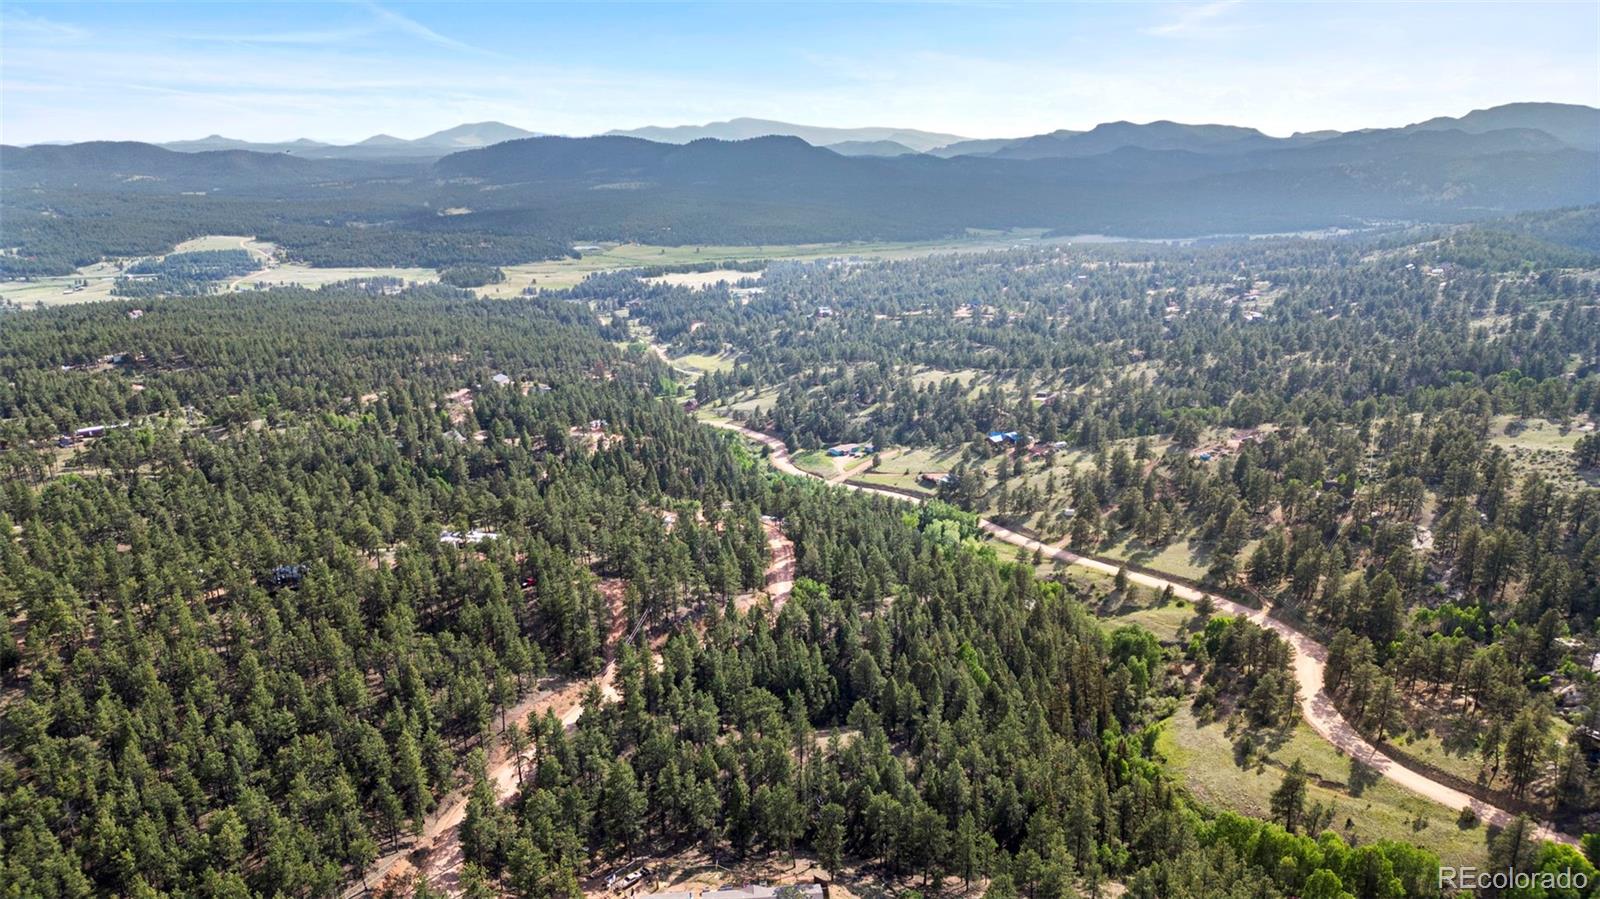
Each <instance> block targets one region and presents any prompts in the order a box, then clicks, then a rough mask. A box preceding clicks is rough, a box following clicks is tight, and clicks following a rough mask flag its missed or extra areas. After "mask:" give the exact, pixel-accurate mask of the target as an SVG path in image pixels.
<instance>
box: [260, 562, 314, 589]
mask: <svg viewBox="0 0 1600 899" xmlns="http://www.w3.org/2000/svg"><path fill="white" fill-rule="evenodd" d="M305 576H306V567H305V566H304V565H279V566H278V567H277V568H274V569H272V572H271V573H270V574H268V575H267V583H269V584H271V585H272V586H274V587H298V586H300V582H301V581H302V580H305Z"/></svg>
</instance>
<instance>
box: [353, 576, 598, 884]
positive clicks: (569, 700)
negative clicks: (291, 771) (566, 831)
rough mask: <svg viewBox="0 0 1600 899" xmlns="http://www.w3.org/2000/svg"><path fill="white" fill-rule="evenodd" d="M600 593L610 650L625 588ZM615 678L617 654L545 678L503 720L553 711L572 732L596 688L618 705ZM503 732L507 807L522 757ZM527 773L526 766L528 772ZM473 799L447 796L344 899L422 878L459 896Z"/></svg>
mask: <svg viewBox="0 0 1600 899" xmlns="http://www.w3.org/2000/svg"><path fill="white" fill-rule="evenodd" d="M600 591H601V593H603V594H604V595H605V596H606V599H607V601H608V603H609V604H610V606H611V621H612V625H611V633H610V634H608V635H607V636H608V638H609V639H608V641H607V646H610V647H615V646H616V645H617V641H618V639H619V638H620V637H621V636H624V634H623V633H622V631H623V630H624V629H625V628H626V620H625V617H624V616H623V614H622V603H623V589H622V586H621V584H620V582H615V581H603V582H601V584H600ZM616 677H617V660H616V658H615V656H614V655H613V657H612V658H610V659H609V660H607V662H606V665H605V667H604V668H603V669H601V671H600V674H598V675H596V676H595V677H593V678H554V677H552V678H546V679H545V680H544V681H542V682H541V683H540V684H539V686H538V687H537V688H535V689H534V690H533V691H532V692H530V693H529V694H528V695H527V696H525V697H523V698H522V700H521V701H519V702H518V703H517V704H516V705H515V706H513V707H511V708H509V709H507V710H506V713H505V716H504V718H503V720H504V721H505V722H506V723H507V724H510V723H515V724H517V725H518V726H521V725H522V723H523V722H525V721H527V719H528V716H529V715H540V716H543V715H544V714H545V713H546V712H553V713H554V714H555V716H556V717H557V718H558V719H559V720H560V721H561V724H562V726H564V727H565V728H567V729H568V730H571V729H572V728H573V727H575V726H577V723H578V719H579V718H581V717H583V708H584V707H583V695H584V693H586V692H587V691H588V689H589V686H590V685H591V684H595V685H598V686H599V687H600V693H601V695H602V696H604V697H605V698H606V699H607V700H608V701H612V702H615V701H616V700H618V699H621V694H620V693H618V692H617V689H616V685H615V684H616ZM504 733H505V728H504V727H503V726H501V725H500V723H499V720H497V721H496V723H495V726H494V736H493V737H491V738H490V740H489V758H488V761H487V764H486V771H487V774H488V776H489V781H490V783H491V784H493V786H494V793H495V798H496V800H497V801H498V802H500V804H502V805H504V804H505V803H507V802H510V801H511V800H512V798H513V797H515V796H516V794H517V791H518V786H517V767H518V759H517V758H516V757H515V756H513V755H511V753H510V752H508V751H507V750H506V748H505V745H504V743H503V741H502V739H501V738H502V735H503V734H504ZM532 753H533V749H532V748H531V747H530V748H529V749H528V750H526V751H525V752H524V753H523V759H522V761H523V763H524V765H525V764H526V762H527V761H528V759H529V757H530V756H531V755H532ZM526 773H527V772H526V768H524V774H526ZM470 798H471V787H470V785H468V786H465V787H462V788H460V789H456V790H454V791H452V792H451V793H450V794H448V795H447V796H446V797H445V799H444V801H443V802H441V803H440V804H439V805H438V806H437V807H436V808H435V809H434V811H433V813H432V814H430V815H428V817H427V819H426V820H425V821H424V822H423V827H422V833H421V834H420V835H419V836H418V837H417V838H416V839H415V840H414V841H412V842H411V843H410V844H409V845H405V846H402V847H400V848H398V849H396V850H394V851H392V852H389V853H387V854H385V855H383V856H380V857H379V858H378V860H377V861H376V862H374V863H373V865H372V867H371V868H369V869H368V870H367V872H366V875H365V877H363V878H362V879H361V880H360V881H358V882H356V883H353V884H351V885H350V886H349V887H348V888H347V889H346V890H345V892H344V896H345V899H353V897H356V896H359V895H361V894H362V893H364V892H365V891H366V888H367V884H371V885H372V886H373V887H377V886H380V885H393V886H397V887H401V886H402V885H405V886H409V884H411V883H412V882H414V881H415V879H416V878H417V876H418V875H419V874H420V875H424V876H426V877H427V878H428V885H429V886H431V887H433V888H434V889H437V890H442V891H444V892H445V893H447V894H449V895H451V896H455V895H458V894H459V885H458V880H459V878H460V873H461V863H462V861H463V858H462V851H461V823H462V822H463V821H465V820H466V817H467V802H468V800H469V799H470ZM419 852H426V855H425V856H424V858H423V860H422V864H421V866H420V868H418V867H413V865H412V864H411V861H410V858H411V856H413V855H416V854H417V853H419Z"/></svg>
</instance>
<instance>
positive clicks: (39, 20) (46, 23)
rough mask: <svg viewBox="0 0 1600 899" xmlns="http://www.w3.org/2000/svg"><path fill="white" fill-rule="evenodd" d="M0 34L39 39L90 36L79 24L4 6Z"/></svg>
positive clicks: (70, 39) (48, 39)
mask: <svg viewBox="0 0 1600 899" xmlns="http://www.w3.org/2000/svg"><path fill="white" fill-rule="evenodd" d="M0 34H6V35H9V36H10V37H12V38H18V37H22V38H27V39H30V40H38V41H81V40H84V39H85V38H87V37H89V36H90V33H89V30H88V29H86V28H83V27H80V26H78V25H72V24H69V23H67V22H58V21H55V20H53V19H46V18H44V17H42V16H36V15H33V14H32V13H28V12H24V11H22V10H20V9H16V8H11V9H5V8H3V7H0Z"/></svg>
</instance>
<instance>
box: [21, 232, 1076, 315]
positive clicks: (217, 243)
mask: <svg viewBox="0 0 1600 899" xmlns="http://www.w3.org/2000/svg"><path fill="white" fill-rule="evenodd" d="M1041 234H1042V232H1040V231H1038V230H1034V229H1023V230H1017V231H1010V232H972V233H971V234H969V235H968V236H966V237H961V238H952V239H950V240H936V241H916V242H894V241H881V242H880V241H874V242H859V243H856V242H843V243H828V244H779V245H770V246H759V245H758V246H701V247H662V246H651V245H646V244H631V243H629V244H619V243H601V244H594V245H592V246H594V247H597V249H592V250H587V251H583V252H582V256H581V257H580V258H577V259H572V258H565V259H548V260H544V261H542V262H529V263H525V264H522V265H507V266H501V268H502V269H503V270H504V271H505V273H506V280H505V281H503V282H501V283H500V284H491V285H489V286H487V287H481V288H478V295H479V296H486V297H515V296H519V295H521V293H522V291H523V290H524V289H525V288H528V287H533V288H536V289H539V290H558V289H561V288H566V287H571V286H573V285H574V284H577V283H578V282H579V281H582V280H583V279H584V278H585V277H587V276H589V275H591V274H593V273H595V272H602V271H615V270H617V269H622V268H644V267H649V266H657V265H686V264H695V263H704V262H734V261H749V260H756V259H800V260H807V259H831V258H839V257H862V258H868V259H908V258H914V257H917V256H928V255H933V254H936V253H960V252H979V251H984V250H998V249H1006V248H1009V247H1014V246H1018V245H1020V244H1023V243H1049V242H1052V241H1054V239H1053V238H1052V239H1051V240H1048V241H1047V240H1044V239H1042V238H1041V237H1040V235H1041ZM240 248H243V249H247V250H250V251H252V252H254V253H256V254H258V255H259V256H261V257H262V259H263V260H265V259H266V258H267V257H269V256H270V255H271V254H272V253H273V251H274V249H275V248H274V247H273V246H272V245H271V244H268V243H265V242H262V241H257V240H255V239H254V238H252V237H248V236H246V235H240V234H208V235H205V236H203V237H197V238H195V239H193V240H187V241H184V242H183V243H182V244H179V245H178V246H177V247H175V248H174V250H173V251H174V252H187V251H191V250H232V249H240ZM730 274H735V275H737V276H738V277H746V273H743V272H737V273H730V272H726V271H725V272H722V273H720V274H719V273H715V272H708V273H704V274H695V275H689V276H682V277H688V278H691V279H696V280H697V283H698V281H703V280H704V278H705V277H706V276H708V275H717V277H716V278H713V279H712V280H711V282H708V283H715V281H716V280H720V279H721V278H723V277H728V276H729V275H730ZM115 277H116V267H115V266H114V265H108V264H106V263H97V264H95V265H93V266H87V267H85V268H83V269H80V270H79V271H78V272H75V273H74V274H71V275H63V276H60V277H50V278H40V279H37V280H34V281H18V282H0V297H4V298H5V299H7V300H10V301H12V302H16V303H19V304H21V305H22V306H23V307H24V308H33V307H34V306H36V305H45V306H50V305H57V304H61V303H82V302H88V301H91V300H104V299H108V298H111V282H112V281H113V280H114V279H115ZM372 277H393V278H400V279H402V280H405V281H417V282H422V283H427V282H432V281H437V280H438V273H437V272H435V271H434V270H433V269H431V268H412V267H398V268H395V267H368V266H358V267H351V268H313V267H311V266H308V265H298V264H294V263H286V264H282V265H277V266H274V267H273V268H272V269H271V270H270V271H268V272H266V273H264V274H263V275H262V276H261V277H260V278H254V277H250V278H244V279H242V280H240V281H238V282H234V283H235V284H236V285H237V287H238V288H239V289H249V288H251V287H253V286H255V284H256V283H257V282H258V281H259V282H262V283H265V284H268V285H278V284H299V285H301V286H305V287H318V286H321V285H323V284H332V283H334V282H336V281H348V280H353V279H361V278H372ZM675 277H676V276H675ZM85 278H87V279H89V281H90V286H89V287H88V288H87V289H85V290H81V291H73V292H68V288H69V287H70V286H72V285H73V283H74V282H75V281H77V280H80V279H85ZM729 280H736V278H732V277H729ZM686 283H687V282H686Z"/></svg>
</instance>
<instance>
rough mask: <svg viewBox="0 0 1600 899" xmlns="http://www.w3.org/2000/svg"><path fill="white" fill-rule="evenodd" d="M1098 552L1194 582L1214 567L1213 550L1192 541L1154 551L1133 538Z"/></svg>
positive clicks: (1158, 548) (1168, 545)
mask: <svg viewBox="0 0 1600 899" xmlns="http://www.w3.org/2000/svg"><path fill="white" fill-rule="evenodd" d="M1098 552H1099V554H1100V555H1102V556H1106V557H1107V558H1112V559H1121V560H1122V561H1124V562H1132V563H1133V564H1135V565H1142V566H1144V567H1145V568H1153V569H1155V570H1156V571H1162V572H1166V573H1168V574H1175V575H1177V576H1179V577H1185V578H1188V579H1190V580H1194V581H1198V580H1200V579H1201V578H1203V577H1205V573H1206V569H1207V568H1209V567H1210V566H1211V553H1210V550H1209V548H1208V547H1204V546H1202V545H1201V544H1199V543H1197V542H1195V541H1192V540H1174V541H1173V542H1171V543H1169V544H1167V545H1166V546H1161V547H1152V546H1147V545H1145V544H1144V543H1143V542H1142V541H1140V540H1136V539H1133V538H1129V539H1127V540H1124V541H1123V542H1121V543H1117V544H1113V545H1111V546H1107V547H1102V548H1101V549H1100V550H1099V551H1098ZM1240 558H1246V559H1247V558H1249V554H1248V550H1246V551H1245V552H1244V553H1241V554H1240Z"/></svg>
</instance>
